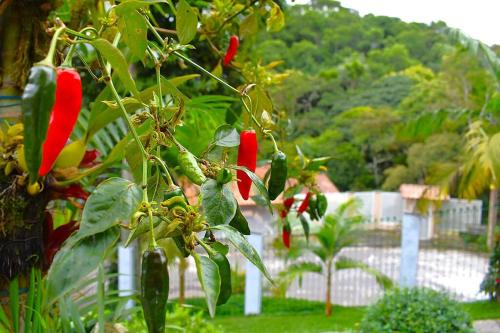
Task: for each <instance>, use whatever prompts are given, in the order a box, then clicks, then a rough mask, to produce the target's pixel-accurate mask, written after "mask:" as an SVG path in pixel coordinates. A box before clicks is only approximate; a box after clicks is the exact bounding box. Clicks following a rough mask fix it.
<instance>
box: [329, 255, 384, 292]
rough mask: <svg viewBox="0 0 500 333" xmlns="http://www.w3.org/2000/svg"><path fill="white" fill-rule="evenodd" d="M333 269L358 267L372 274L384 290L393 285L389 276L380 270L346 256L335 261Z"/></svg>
mask: <svg viewBox="0 0 500 333" xmlns="http://www.w3.org/2000/svg"><path fill="white" fill-rule="evenodd" d="M335 269H336V270H342V269H360V270H362V271H363V272H365V273H368V274H370V275H372V276H373V277H374V278H375V280H376V281H377V284H378V285H379V286H380V287H382V288H384V290H388V289H391V288H392V287H393V286H394V282H393V281H392V279H391V278H390V277H388V276H387V275H385V274H383V273H382V272H380V271H378V270H377V269H375V268H371V267H370V266H368V265H367V264H365V263H364V262H362V261H358V260H354V259H351V258H347V257H340V258H338V260H337V261H336V262H335Z"/></svg>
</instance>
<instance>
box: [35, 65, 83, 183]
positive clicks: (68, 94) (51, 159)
mask: <svg viewBox="0 0 500 333" xmlns="http://www.w3.org/2000/svg"><path fill="white" fill-rule="evenodd" d="M81 106H82V81H81V79H80V75H79V74H78V72H77V71H76V70H74V69H73V68H58V69H57V85H56V95H55V102H54V106H53V107H52V113H51V115H50V121H49V128H48V131H47V138H46V139H45V142H44V143H43V149H42V152H43V155H42V164H41V165H40V170H39V175H40V176H45V175H46V174H47V173H49V171H50V170H51V169H52V167H53V166H54V163H55V161H56V159H57V156H58V155H59V153H60V152H61V150H62V149H63V148H64V146H65V145H66V142H67V141H68V138H69V136H70V135H71V132H72V131H73V128H74V127H75V124H76V121H77V119H78V115H79V114H80V108H81Z"/></svg>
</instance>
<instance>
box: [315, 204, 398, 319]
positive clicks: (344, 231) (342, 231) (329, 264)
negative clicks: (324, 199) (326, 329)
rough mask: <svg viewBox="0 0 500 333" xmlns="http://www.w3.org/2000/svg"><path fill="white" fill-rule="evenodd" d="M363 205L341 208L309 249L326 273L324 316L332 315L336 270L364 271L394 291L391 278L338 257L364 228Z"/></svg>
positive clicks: (341, 206)
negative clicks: (360, 208)
mask: <svg viewBox="0 0 500 333" xmlns="http://www.w3.org/2000/svg"><path fill="white" fill-rule="evenodd" d="M359 205H360V202H359V201H358V200H355V199H351V200H348V201H346V202H345V203H343V204H341V205H340V206H339V207H338V208H337V209H335V211H334V212H333V214H331V215H327V216H326V218H325V220H324V222H323V224H322V226H321V228H320V229H319V230H318V232H317V233H315V234H313V241H314V242H312V244H311V245H310V247H309V249H310V250H311V251H312V253H314V254H315V255H316V256H317V257H318V258H319V259H320V260H321V262H322V263H323V266H324V268H325V269H324V270H323V272H324V273H326V295H325V314H326V315H327V316H330V315H331V314H332V301H331V291H332V274H333V269H334V268H335V269H336V270H340V269H353V268H357V269H361V270H363V271H365V272H366V273H369V274H371V275H373V276H374V277H375V279H376V280H377V283H378V284H379V285H381V286H382V287H383V288H384V289H388V288H391V287H392V281H391V279H390V278H389V277H387V276H385V275H384V274H382V273H380V272H379V271H377V270H375V269H373V268H370V267H369V266H368V265H366V264H365V263H363V262H362V261H357V260H354V259H351V258H346V257H339V258H337V256H338V254H339V253H340V252H341V251H342V249H343V248H346V247H348V246H350V245H352V244H354V243H356V242H357V241H358V239H359V235H360V231H361V224H362V223H363V222H364V221H365V218H364V217H363V216H362V215H361V214H360V213H359Z"/></svg>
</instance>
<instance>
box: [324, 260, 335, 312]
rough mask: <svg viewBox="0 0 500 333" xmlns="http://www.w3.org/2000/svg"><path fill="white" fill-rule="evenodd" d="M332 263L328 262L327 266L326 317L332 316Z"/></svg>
mask: <svg viewBox="0 0 500 333" xmlns="http://www.w3.org/2000/svg"><path fill="white" fill-rule="evenodd" d="M332 261H333V260H330V261H328V264H327V266H326V299H325V315H326V316H327V317H330V316H331V315H332Z"/></svg>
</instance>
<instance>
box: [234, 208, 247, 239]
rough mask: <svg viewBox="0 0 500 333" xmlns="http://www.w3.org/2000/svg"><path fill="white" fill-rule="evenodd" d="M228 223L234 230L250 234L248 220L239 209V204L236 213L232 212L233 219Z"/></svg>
mask: <svg viewBox="0 0 500 333" xmlns="http://www.w3.org/2000/svg"><path fill="white" fill-rule="evenodd" d="M229 225H230V226H231V227H233V228H235V229H236V230H238V231H239V232H240V233H242V234H243V235H250V228H249V227H248V221H247V219H246V218H245V216H243V214H242V213H241V210H240V206H239V205H238V207H237V208H236V214H234V217H233V219H232V220H231V222H229Z"/></svg>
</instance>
